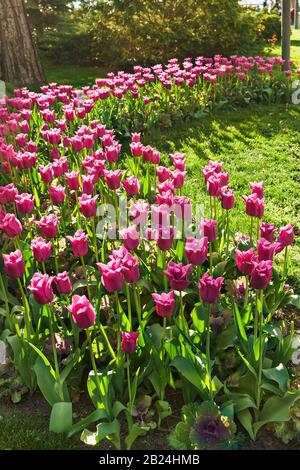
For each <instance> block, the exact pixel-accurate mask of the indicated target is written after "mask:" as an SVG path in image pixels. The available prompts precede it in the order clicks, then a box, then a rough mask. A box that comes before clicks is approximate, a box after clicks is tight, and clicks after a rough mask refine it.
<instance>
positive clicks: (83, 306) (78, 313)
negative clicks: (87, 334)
mask: <svg viewBox="0 0 300 470" xmlns="http://www.w3.org/2000/svg"><path fill="white" fill-rule="evenodd" d="M67 309H68V310H69V312H71V314H72V318H73V321H74V323H75V324H76V325H77V326H78V328H80V329H83V328H90V327H91V326H93V325H94V323H95V321H96V313H95V310H94V308H93V306H92V304H91V303H90V302H89V300H88V299H87V297H86V296H85V295H82V296H79V295H73V297H72V304H71V305H69V306H68V307H67Z"/></svg>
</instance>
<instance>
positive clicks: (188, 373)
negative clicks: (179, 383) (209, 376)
mask: <svg viewBox="0 0 300 470" xmlns="http://www.w3.org/2000/svg"><path fill="white" fill-rule="evenodd" d="M171 366H173V367H175V368H176V369H177V370H178V372H179V373H180V374H181V375H183V377H185V378H186V379H187V380H188V381H189V382H190V383H192V384H193V385H194V386H195V387H196V388H197V389H198V390H199V392H200V394H201V396H202V398H204V399H206V398H207V391H206V385H205V377H203V376H202V375H201V374H200V371H199V370H200V369H198V368H197V367H196V366H195V365H194V364H193V362H192V361H191V360H189V359H187V358H185V357H181V356H176V357H175V358H174V359H173V361H172V362H171Z"/></svg>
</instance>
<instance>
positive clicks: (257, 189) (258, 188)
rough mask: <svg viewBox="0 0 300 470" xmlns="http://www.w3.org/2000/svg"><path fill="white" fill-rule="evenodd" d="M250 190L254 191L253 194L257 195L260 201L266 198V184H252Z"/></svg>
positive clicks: (261, 182)
mask: <svg viewBox="0 0 300 470" xmlns="http://www.w3.org/2000/svg"><path fill="white" fill-rule="evenodd" d="M250 188H251V190H252V194H257V196H258V197H259V199H263V197H264V182H263V181H260V182H259V183H256V182H254V183H250Z"/></svg>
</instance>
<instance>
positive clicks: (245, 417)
mask: <svg viewBox="0 0 300 470" xmlns="http://www.w3.org/2000/svg"><path fill="white" fill-rule="evenodd" d="M237 418H238V419H239V421H240V423H241V425H242V426H244V428H245V429H246V431H247V432H248V434H249V436H250V437H251V439H252V440H253V441H254V440H255V435H254V431H253V418H252V415H251V413H250V411H249V409H248V408H246V409H244V410H242V411H239V412H238V413H237Z"/></svg>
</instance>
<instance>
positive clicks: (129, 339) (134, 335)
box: [121, 331, 139, 354]
mask: <svg viewBox="0 0 300 470" xmlns="http://www.w3.org/2000/svg"><path fill="white" fill-rule="evenodd" d="M138 337H139V333H138V332H131V333H127V332H125V331H122V345H121V346H122V351H123V352H124V353H126V354H132V353H134V351H135V350H136V346H137V340H138Z"/></svg>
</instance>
